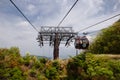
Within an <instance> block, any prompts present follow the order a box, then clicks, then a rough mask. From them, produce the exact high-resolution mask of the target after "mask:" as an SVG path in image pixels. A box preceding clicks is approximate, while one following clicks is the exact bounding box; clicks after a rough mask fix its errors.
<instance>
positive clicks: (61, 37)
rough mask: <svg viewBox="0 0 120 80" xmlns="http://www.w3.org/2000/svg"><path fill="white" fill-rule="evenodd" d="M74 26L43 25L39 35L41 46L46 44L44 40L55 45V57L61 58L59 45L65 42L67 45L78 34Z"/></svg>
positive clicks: (50, 44)
mask: <svg viewBox="0 0 120 80" xmlns="http://www.w3.org/2000/svg"><path fill="white" fill-rule="evenodd" d="M76 34H77V33H75V32H74V31H73V29H72V27H54V26H42V27H41V29H40V32H39V35H38V38H37V40H38V42H39V46H44V42H49V43H48V44H49V46H54V52H53V56H54V59H57V58H59V45H60V44H61V42H65V46H67V45H69V43H70V42H71V41H72V40H73V38H74V37H75V36H76Z"/></svg>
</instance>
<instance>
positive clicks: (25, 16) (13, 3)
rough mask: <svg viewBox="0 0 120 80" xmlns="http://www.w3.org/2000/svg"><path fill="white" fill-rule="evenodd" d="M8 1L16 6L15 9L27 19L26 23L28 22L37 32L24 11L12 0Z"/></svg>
mask: <svg viewBox="0 0 120 80" xmlns="http://www.w3.org/2000/svg"><path fill="white" fill-rule="evenodd" d="M10 2H11V3H12V4H13V5H14V6H15V7H16V9H17V10H18V11H19V12H20V13H21V14H22V16H23V17H24V18H25V19H26V20H27V21H28V23H29V24H30V25H31V26H32V27H33V28H34V29H35V30H36V31H37V32H39V31H38V30H37V28H36V27H35V26H34V25H33V24H32V23H31V22H30V20H29V19H28V18H27V17H26V16H25V15H24V13H23V12H22V11H21V10H20V9H19V8H18V7H17V6H16V4H15V3H14V2H13V1H12V0H10Z"/></svg>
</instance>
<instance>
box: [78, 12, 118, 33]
mask: <svg viewBox="0 0 120 80" xmlns="http://www.w3.org/2000/svg"><path fill="white" fill-rule="evenodd" d="M117 16H120V14H117V15H114V16H112V17H110V18H108V19H105V20H103V21H100V22H98V23H95V24H93V25H91V26H88V27H86V28H84V29H81V30H80V31H77V32H81V31H84V30H86V29H88V28H91V27H93V26H96V25H98V24H101V23H103V22H105V21H108V20H110V19H112V18H115V17H117Z"/></svg>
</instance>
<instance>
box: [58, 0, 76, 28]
mask: <svg viewBox="0 0 120 80" xmlns="http://www.w3.org/2000/svg"><path fill="white" fill-rule="evenodd" d="M77 2H78V0H76V1H75V3H74V4H73V5H72V7H71V8H70V10H69V11H68V12H67V14H66V15H65V16H64V17H63V19H62V20H61V21H60V23H59V24H58V25H57V27H59V26H60V25H61V23H62V22H63V21H64V19H65V18H66V17H67V15H68V14H69V13H70V11H71V10H72V9H73V7H74V6H75V5H76V3H77Z"/></svg>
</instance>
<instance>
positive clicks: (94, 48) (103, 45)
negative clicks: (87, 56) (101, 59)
mask: <svg viewBox="0 0 120 80" xmlns="http://www.w3.org/2000/svg"><path fill="white" fill-rule="evenodd" d="M89 50H90V52H92V53H95V54H101V53H104V54H120V19H119V20H118V21H117V22H116V23H114V24H113V25H112V26H110V27H109V28H106V29H104V30H103V31H102V32H101V33H100V34H99V35H98V37H97V38H96V39H95V40H94V42H93V44H92V45H91V46H90V47H89Z"/></svg>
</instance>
